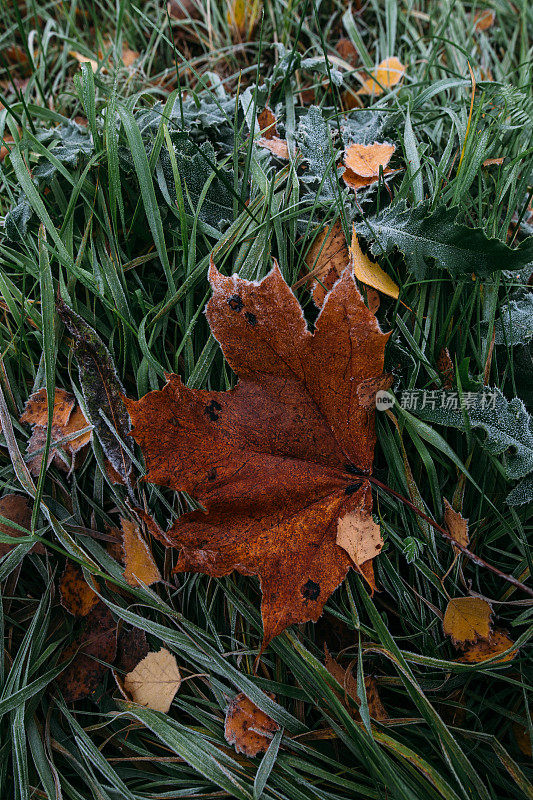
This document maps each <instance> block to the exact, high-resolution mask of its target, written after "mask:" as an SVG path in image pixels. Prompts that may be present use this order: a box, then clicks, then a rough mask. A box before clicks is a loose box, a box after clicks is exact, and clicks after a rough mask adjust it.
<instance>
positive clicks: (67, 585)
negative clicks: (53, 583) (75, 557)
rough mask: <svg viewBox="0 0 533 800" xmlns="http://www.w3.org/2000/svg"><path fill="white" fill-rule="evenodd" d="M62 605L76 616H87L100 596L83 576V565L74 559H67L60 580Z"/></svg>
mask: <svg viewBox="0 0 533 800" xmlns="http://www.w3.org/2000/svg"><path fill="white" fill-rule="evenodd" d="M59 593H60V595H61V605H62V606H63V608H66V609H67V611H68V612H70V613H71V614H72V615H73V616H75V617H86V616H87V614H88V613H89V612H90V611H92V609H93V608H94V607H95V605H96V604H97V603H99V602H100V598H99V597H98V595H97V594H96V592H95V591H94V590H93V589H92V588H91V587H90V586H89V584H88V583H87V581H86V580H85V578H84V576H83V572H82V570H81V567H80V566H79V565H78V564H75V563H74V562H73V561H67V564H66V566H65V569H64V570H63V574H62V575H61V578H60V581H59Z"/></svg>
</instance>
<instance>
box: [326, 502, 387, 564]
mask: <svg viewBox="0 0 533 800" xmlns="http://www.w3.org/2000/svg"><path fill="white" fill-rule="evenodd" d="M336 541H337V544H338V545H339V547H342V548H343V550H346V552H347V553H348V555H349V556H350V558H351V559H352V561H353V562H354V564H357V565H358V566H361V564H364V563H365V561H370V559H372V558H375V556H377V555H378V554H379V552H380V551H381V548H382V547H383V539H382V538H381V529H380V527H379V525H377V524H376V523H375V522H374V520H373V518H372V514H371V513H369V509H368V508H367V507H366V506H365V498H364V497H363V498H362V499H361V502H360V504H359V507H357V508H355V509H354V510H353V511H351V512H350V513H348V514H346V516H344V517H340V518H339V520H338V522H337V540H336Z"/></svg>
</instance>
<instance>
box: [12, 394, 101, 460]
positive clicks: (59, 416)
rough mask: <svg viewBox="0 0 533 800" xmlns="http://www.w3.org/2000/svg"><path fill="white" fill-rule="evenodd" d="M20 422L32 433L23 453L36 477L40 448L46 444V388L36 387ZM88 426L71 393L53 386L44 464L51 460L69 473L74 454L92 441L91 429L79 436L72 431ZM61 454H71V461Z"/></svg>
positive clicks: (41, 453) (40, 454) (41, 455)
mask: <svg viewBox="0 0 533 800" xmlns="http://www.w3.org/2000/svg"><path fill="white" fill-rule="evenodd" d="M20 421H21V422H26V423H28V424H29V425H32V434H31V436H30V440H29V442H28V447H27V451H26V452H27V455H28V456H31V458H29V460H28V467H29V470H30V472H31V474H32V475H34V476H37V475H38V474H39V471H40V469H41V463H42V457H43V448H44V446H45V444H46V434H47V428H48V408H47V391H46V388H43V389H39V391H38V392H35V394H32V395H31V397H29V398H28V401H27V402H26V406H25V408H24V412H23V413H22V415H21V417H20ZM87 427H88V424H87V420H86V419H85V417H84V415H83V412H82V410H81V408H80V407H79V406H77V405H76V399H75V397H74V395H72V394H70V393H69V392H66V391H65V389H56V390H55V393H54V409H53V413H52V431H51V440H50V450H49V452H48V463H47V467H48V466H50V464H51V463H52V461H53V462H54V464H55V465H56V466H57V467H58V468H59V469H62V470H63V471H64V472H67V471H69V472H70V471H71V470H72V469H73V468H74V466H75V462H74V457H75V455H76V453H78V452H79V451H80V450H82V448H84V447H85V446H86V445H87V444H88V443H89V442H90V440H91V431H85V433H81V434H80V435H79V436H74V434H75V433H77V432H78V431H82V430H84V428H87ZM69 436H74V438H72V439H67V441H62V440H63V439H65V437H69ZM64 454H67V455H68V456H70V460H68V459H66V458H65V455H64Z"/></svg>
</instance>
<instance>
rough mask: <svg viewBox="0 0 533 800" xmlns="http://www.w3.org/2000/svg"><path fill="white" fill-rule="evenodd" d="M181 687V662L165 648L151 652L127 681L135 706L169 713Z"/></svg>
mask: <svg viewBox="0 0 533 800" xmlns="http://www.w3.org/2000/svg"><path fill="white" fill-rule="evenodd" d="M180 686H181V675H180V671H179V669H178V664H177V661H176V659H175V657H174V656H173V655H172V653H169V651H168V650H167V649H166V648H164V647H162V648H161V650H159V651H158V652H157V653H155V652H152V653H148V655H147V656H145V658H143V660H142V661H139V663H138V664H137V666H136V667H135V669H134V670H132V671H131V672H128V674H127V675H126V676H125V678H124V690H125V691H126V692H127V694H128V695H129V696H130V697H131V699H132V700H133V702H134V703H138V704H139V705H140V706H144V707H145V708H152V709H153V710H154V711H163V712H164V713H165V714H166V713H167V711H168V710H169V708H170V706H171V705H172V701H173V699H174V696H175V694H176V692H177V691H178V689H179V688H180Z"/></svg>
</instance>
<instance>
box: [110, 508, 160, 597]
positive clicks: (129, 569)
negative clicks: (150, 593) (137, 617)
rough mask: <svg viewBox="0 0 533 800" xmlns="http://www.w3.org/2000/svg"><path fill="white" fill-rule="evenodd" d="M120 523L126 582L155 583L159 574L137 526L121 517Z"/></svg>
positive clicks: (134, 584) (131, 583)
mask: <svg viewBox="0 0 533 800" xmlns="http://www.w3.org/2000/svg"><path fill="white" fill-rule="evenodd" d="M120 523H121V526H122V549H123V552H124V577H125V578H126V581H127V583H129V585H130V586H139V585H140V584H141V582H142V583H144V584H146V585H147V586H150V585H151V584H152V583H157V582H158V581H160V580H161V574H160V572H159V570H158V568H157V564H156V563H155V561H154V557H153V555H152V553H151V551H150V548H149V547H148V545H147V543H146V542H145V540H144V539H143V537H142V534H141V532H140V530H139V528H138V527H137V525H134V524H133V522H130V521H129V520H127V519H121V520H120Z"/></svg>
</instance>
